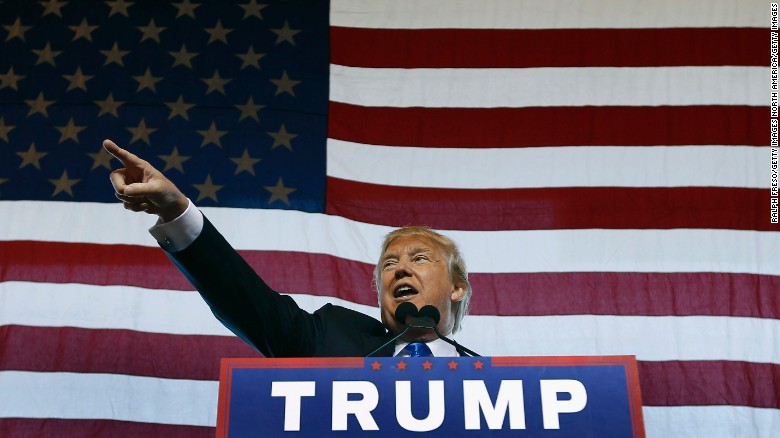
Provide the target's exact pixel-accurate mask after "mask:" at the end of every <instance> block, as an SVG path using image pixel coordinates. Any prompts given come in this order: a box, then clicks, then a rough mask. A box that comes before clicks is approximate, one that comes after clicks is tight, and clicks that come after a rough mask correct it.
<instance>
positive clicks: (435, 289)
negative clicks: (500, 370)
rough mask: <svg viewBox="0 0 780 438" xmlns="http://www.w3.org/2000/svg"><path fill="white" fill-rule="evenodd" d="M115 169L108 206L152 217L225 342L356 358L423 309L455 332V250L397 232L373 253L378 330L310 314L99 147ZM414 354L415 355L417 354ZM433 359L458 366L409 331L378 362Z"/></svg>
mask: <svg viewBox="0 0 780 438" xmlns="http://www.w3.org/2000/svg"><path fill="white" fill-rule="evenodd" d="M103 146H104V147H105V148H106V150H107V151H108V152H109V153H111V154H112V155H113V156H115V157H116V158H117V159H119V160H120V161H121V162H122V164H123V165H124V168H122V169H119V170H116V171H114V172H112V173H111V183H112V185H113V186H114V190H115V191H116V196H117V198H119V199H120V200H121V201H122V202H123V203H124V207H125V208H126V209H128V210H132V211H138V212H141V211H142V212H146V213H150V214H155V215H157V216H159V219H158V222H157V225H155V226H154V227H152V229H150V232H151V233H152V235H153V236H154V237H155V239H157V241H158V243H159V244H160V246H162V248H163V249H164V250H165V251H166V253H167V254H168V256H169V257H170V258H171V260H173V262H174V263H175V264H176V265H177V266H178V267H179V269H180V270H181V271H182V273H184V275H185V276H187V278H188V279H189V280H190V281H191V282H192V284H193V285H194V286H195V288H196V289H197V290H198V291H199V292H200V294H201V296H202V297H203V299H204V300H205V301H206V302H207V303H208V305H209V307H211V310H212V312H213V313H214V315H215V316H216V317H217V318H218V319H219V320H220V321H221V322H222V323H223V324H225V326H226V327H228V328H229V329H230V330H231V331H232V332H233V333H235V334H236V335H238V336H239V337H241V338H242V339H243V340H244V341H246V342H247V343H249V344H250V345H252V346H253V347H254V348H255V349H257V350H258V351H260V352H261V353H263V354H264V355H265V356H267V357H311V356H320V357H327V356H365V355H368V354H369V353H372V352H374V351H375V350H377V349H378V348H380V347H381V346H383V345H384V344H386V343H387V342H389V341H390V340H391V339H392V338H393V336H394V335H396V334H398V333H400V332H401V331H402V330H403V328H404V324H403V323H401V322H399V321H397V320H396V318H395V316H394V315H395V311H396V308H397V307H398V305H399V304H401V303H403V302H411V303H413V304H415V306H416V307H417V308H421V307H422V306H424V305H432V306H434V307H436V308H437V309H438V310H439V313H440V315H441V318H440V320H439V322H438V324H437V325H436V329H437V330H438V331H439V332H440V333H442V334H443V335H445V336H446V335H448V334H450V333H453V332H455V331H457V329H458V328H459V327H460V322H461V320H462V318H463V317H464V316H465V314H466V310H467V307H468V301H469V298H470V296H471V286H470V285H469V282H468V274H467V272H466V268H465V263H464V262H463V259H462V257H461V255H460V251H459V250H458V248H457V245H456V244H455V243H454V242H453V241H452V240H450V239H449V238H447V237H446V236H443V235H441V234H439V233H436V232H435V231H433V230H430V229H428V228H424V227H407V228H401V229H398V230H395V231H393V232H392V233H390V234H388V235H387V237H386V238H385V241H384V243H383V245H382V253H381V256H380V259H379V262H378V263H377V266H376V269H375V273H374V276H375V278H374V280H375V282H376V286H377V292H378V295H379V296H378V298H379V306H380V310H381V317H382V322H381V323H380V322H379V321H377V320H375V319H373V318H371V317H369V316H367V315H364V314H362V313H359V312H355V311H352V310H349V309H346V308H343V307H340V306H334V305H331V304H327V305H325V306H323V307H322V308H320V309H319V310H317V311H316V312H314V313H308V312H306V311H304V310H302V309H300V308H299V307H298V305H297V304H296V303H295V301H293V300H292V299H291V298H290V297H289V296H285V295H280V294H278V293H277V292H275V291H274V290H272V289H271V288H270V287H268V285H266V284H265V282H264V281H263V280H262V279H261V278H260V277H259V276H258V275H257V274H256V273H255V272H254V270H253V269H252V268H251V267H250V266H249V265H248V264H247V263H246V262H245V261H244V260H243V259H242V258H241V256H240V255H238V253H237V252H236V251H235V250H234V249H233V248H232V247H231V246H230V244H229V243H228V242H227V241H226V240H225V239H224V237H222V235H221V234H220V233H219V232H218V231H217V230H216V228H214V226H213V225H212V224H211V222H209V220H208V219H207V218H205V217H204V216H203V214H202V213H201V212H200V211H199V210H197V209H196V208H195V207H194V205H193V204H192V203H191V202H190V201H189V199H187V198H186V197H185V196H184V194H183V193H182V192H181V191H179V189H178V188H177V187H176V186H175V185H174V184H173V183H172V182H171V181H170V180H168V179H167V178H165V176H164V175H163V174H162V173H161V172H159V171H158V170H157V169H155V168H154V167H153V166H151V165H150V164H149V163H148V162H146V161H144V160H142V159H141V158H139V157H137V156H135V155H133V154H132V153H130V152H128V151H126V150H124V149H122V148H120V147H119V146H117V145H116V144H115V143H114V142H112V141H110V140H106V141H104V142H103ZM420 349H422V350H420ZM419 351H423V352H424V353H423V354H428V353H431V352H432V353H433V355H435V356H457V355H458V352H457V351H456V349H455V347H453V346H452V345H450V344H447V343H445V342H444V341H442V340H440V339H438V337H437V336H436V334H435V333H434V331H433V330H431V329H411V330H409V331H407V332H406V334H405V335H404V336H403V337H402V338H401V339H399V340H398V341H397V342H396V343H395V345H393V344H392V343H391V344H389V345H386V346H385V347H383V348H382V349H380V350H379V351H377V352H376V353H375V355H378V356H394V355H415V354H418V353H419Z"/></svg>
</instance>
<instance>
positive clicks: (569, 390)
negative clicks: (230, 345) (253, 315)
mask: <svg viewBox="0 0 780 438" xmlns="http://www.w3.org/2000/svg"><path fill="white" fill-rule="evenodd" d="M218 409H219V410H218V414H217V436H218V437H256V436H279V435H290V434H294V435H295V436H300V437H322V436H343V435H345V434H349V433H356V432H357V433H368V434H370V436H388V437H390V436H392V437H397V436H398V434H410V433H417V432H424V433H427V434H431V435H430V436H446V437H452V436H462V435H470V436H475V437H476V436H484V435H490V436H513V437H518V436H519V437H556V438H562V437H599V438H610V437H644V428H643V421H642V405H641V398H640V393H639V377H638V373H637V367H636V360H635V359H634V357H633V356H598V357H456V358H316V359H315V358H312V359H308V358H307V359H299V358H296V359H223V360H222V367H221V376H220V388H219V407H218Z"/></svg>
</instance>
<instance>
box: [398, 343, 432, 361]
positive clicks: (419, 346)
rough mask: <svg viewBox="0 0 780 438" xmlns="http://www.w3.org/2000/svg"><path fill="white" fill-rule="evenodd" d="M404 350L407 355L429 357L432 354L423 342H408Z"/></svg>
mask: <svg viewBox="0 0 780 438" xmlns="http://www.w3.org/2000/svg"><path fill="white" fill-rule="evenodd" d="M404 351H405V352H407V353H409V357H430V356H433V353H432V352H431V349H430V348H428V346H427V345H425V342H410V343H409V345H407V346H406V347H404Z"/></svg>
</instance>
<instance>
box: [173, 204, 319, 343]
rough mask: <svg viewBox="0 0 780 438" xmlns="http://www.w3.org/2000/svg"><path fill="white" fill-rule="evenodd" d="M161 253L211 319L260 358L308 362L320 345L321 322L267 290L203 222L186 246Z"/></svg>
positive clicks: (255, 275) (228, 246)
mask: <svg viewBox="0 0 780 438" xmlns="http://www.w3.org/2000/svg"><path fill="white" fill-rule="evenodd" d="M166 253H167V254H168V256H169V257H170V258H171V260H173V262H174V263H175V264H176V266H177V267H178V268H179V269H180V270H181V271H182V273H184V275H185V276H187V278H188V279H189V280H190V282H191V283H192V284H193V286H195V288H196V289H197V290H198V292H200V294H201V296H202V297H203V299H204V300H205V301H206V303H207V304H208V305H209V307H210V308H211V311H212V313H214V316H216V317H217V319H219V320H220V321H221V322H222V323H223V324H224V325H225V326H226V327H227V328H228V329H230V330H231V331H232V332H233V333H235V334H236V335H237V336H239V337H240V338H241V339H243V340H244V341H246V342H247V343H249V344H250V345H251V346H253V347H254V348H255V349H256V350H258V351H259V352H261V353H262V354H263V355H265V356H267V357H306V356H312V355H313V354H314V352H315V351H316V349H317V346H318V345H319V344H320V343H321V342H322V339H323V336H324V327H323V322H322V320H321V318H320V316H319V315H318V314H316V313H315V314H314V315H312V314H310V313H308V312H306V311H304V310H302V309H301V308H299V307H298V305H297V304H296V303H295V301H293V299H292V298H290V297H288V296H284V295H280V294H279V293H277V292H276V291H274V290H273V289H271V288H270V287H269V286H268V285H267V284H266V283H265V282H264V281H263V280H262V279H261V278H260V276H259V275H258V274H257V273H256V272H255V271H254V270H253V269H252V267H251V266H249V264H247V263H246V261H245V260H244V259H243V258H242V257H241V256H240V255H239V254H238V253H237V252H236V251H235V250H234V249H233V247H232V246H231V245H230V244H229V243H228V242H227V241H226V240H225V238H224V237H223V236H222V235H221V234H220V233H219V231H217V229H216V228H215V227H214V226H213V225H212V224H211V222H210V221H209V220H208V219H207V218H205V217H204V223H203V230H202V231H201V233H200V235H199V236H198V237H197V238H196V239H195V241H194V242H193V243H192V244H191V245H189V246H188V247H187V248H186V249H184V250H182V251H178V252H174V253H170V252H166Z"/></svg>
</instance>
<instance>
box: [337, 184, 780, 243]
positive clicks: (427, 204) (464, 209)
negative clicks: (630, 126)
mask: <svg viewBox="0 0 780 438" xmlns="http://www.w3.org/2000/svg"><path fill="white" fill-rule="evenodd" d="M326 199H327V205H326V213H328V214H332V215H338V216H342V217H345V218H348V219H352V220H355V221H358V222H366V223H374V224H381V225H388V226H393V227H398V226H404V225H412V224H425V225H428V226H430V227H433V228H437V229H443V230H490V231H500V230H555V229H588V228H609V229H671V228H713V229H734V230H760V231H776V230H778V227H777V226H776V225H773V224H771V223H770V222H769V220H768V218H769V217H770V203H769V201H770V199H769V190H764V189H746V188H725V187H649V188H644V187H642V188H638V187H565V188H530V189H526V188H524V189H440V188H419V187H399V186H385V185H379V184H368V183H362V182H356V181H349V180H343V179H340V178H333V177H328V184H327V197H326Z"/></svg>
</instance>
